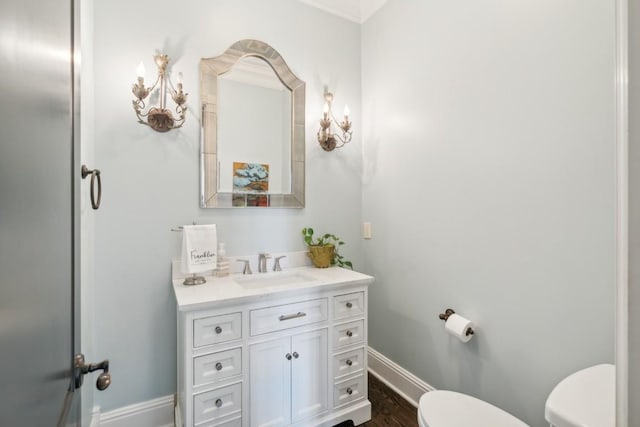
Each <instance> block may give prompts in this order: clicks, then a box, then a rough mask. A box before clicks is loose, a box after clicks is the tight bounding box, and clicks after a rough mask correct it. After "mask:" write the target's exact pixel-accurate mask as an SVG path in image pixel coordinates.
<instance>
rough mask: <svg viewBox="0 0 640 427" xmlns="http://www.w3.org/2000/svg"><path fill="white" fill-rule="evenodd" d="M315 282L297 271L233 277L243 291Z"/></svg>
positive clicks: (312, 278)
mask: <svg viewBox="0 0 640 427" xmlns="http://www.w3.org/2000/svg"><path fill="white" fill-rule="evenodd" d="M315 280H317V279H316V278H314V277H311V276H308V275H306V274H304V273H302V272H298V271H280V272H274V273H257V274H255V275H251V276H240V277H234V278H233V281H234V282H236V283H237V284H238V285H240V286H242V287H243V288H245V289H258V288H263V287H273V286H287V285H295V284H304V283H309V282H313V281H315Z"/></svg>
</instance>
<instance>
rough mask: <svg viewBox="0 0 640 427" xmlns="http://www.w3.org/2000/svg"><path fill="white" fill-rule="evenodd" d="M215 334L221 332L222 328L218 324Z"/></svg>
mask: <svg viewBox="0 0 640 427" xmlns="http://www.w3.org/2000/svg"><path fill="white" fill-rule="evenodd" d="M215 331H216V334H221V333H222V328H221V327H220V326H216V329H215Z"/></svg>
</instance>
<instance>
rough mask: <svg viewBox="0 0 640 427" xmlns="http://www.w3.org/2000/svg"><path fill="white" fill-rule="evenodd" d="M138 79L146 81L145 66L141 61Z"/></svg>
mask: <svg viewBox="0 0 640 427" xmlns="http://www.w3.org/2000/svg"><path fill="white" fill-rule="evenodd" d="M138 79H139V80H144V64H143V63H142V61H140V65H138Z"/></svg>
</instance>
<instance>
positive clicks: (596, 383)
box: [544, 364, 616, 427]
mask: <svg viewBox="0 0 640 427" xmlns="http://www.w3.org/2000/svg"><path fill="white" fill-rule="evenodd" d="M615 377H616V370H615V366H614V365H611V364H602V365H596V366H592V367H590V368H586V369H583V370H581V371H578V372H576V373H574V374H571V375H569V376H568V377H567V378H565V379H563V380H562V381H560V382H559V383H558V385H557V386H555V388H554V389H553V391H552V392H551V394H549V397H548V398H547V403H546V404H545V409H544V417H545V418H546V420H547V421H548V422H549V423H551V425H553V426H555V427H577V426H579V427H614V426H615V411H616V408H615V396H616V390H615V388H616V386H615Z"/></svg>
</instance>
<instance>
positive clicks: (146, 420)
mask: <svg viewBox="0 0 640 427" xmlns="http://www.w3.org/2000/svg"><path fill="white" fill-rule="evenodd" d="M173 407H174V397H173V395H170V396H164V397H160V398H158V399H153V400H148V401H146V402H141V403H136V404H134V405H129V406H124V407H122V408H118V409H114V410H113V411H109V412H105V413H101V412H100V408H99V407H96V408H94V411H93V417H92V420H91V427H133V426H135V427H174V426H175V424H174V422H173Z"/></svg>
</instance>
